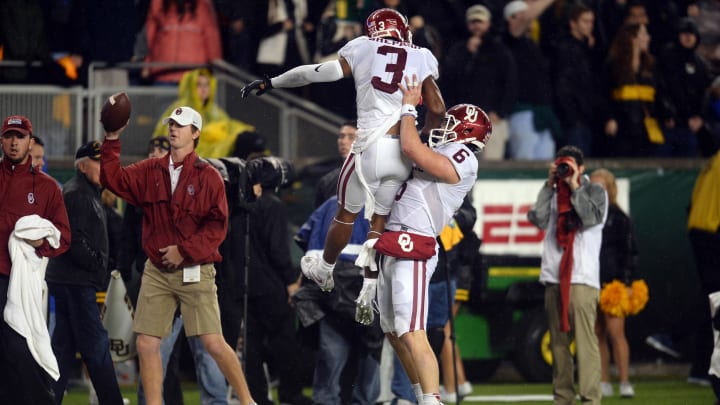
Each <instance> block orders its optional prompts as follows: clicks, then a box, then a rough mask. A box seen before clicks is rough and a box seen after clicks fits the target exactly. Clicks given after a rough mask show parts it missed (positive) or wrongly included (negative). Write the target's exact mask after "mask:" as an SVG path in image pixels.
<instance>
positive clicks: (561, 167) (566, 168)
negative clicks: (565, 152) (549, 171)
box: [555, 156, 573, 179]
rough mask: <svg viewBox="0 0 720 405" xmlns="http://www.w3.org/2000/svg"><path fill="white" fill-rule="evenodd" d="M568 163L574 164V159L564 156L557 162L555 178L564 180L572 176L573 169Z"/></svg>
mask: <svg viewBox="0 0 720 405" xmlns="http://www.w3.org/2000/svg"><path fill="white" fill-rule="evenodd" d="M568 162H573V159H572V158H571V157H567V156H563V157H561V158H558V159H557V160H555V178H557V179H564V178H566V177H570V176H572V174H573V169H572V166H570V163H568Z"/></svg>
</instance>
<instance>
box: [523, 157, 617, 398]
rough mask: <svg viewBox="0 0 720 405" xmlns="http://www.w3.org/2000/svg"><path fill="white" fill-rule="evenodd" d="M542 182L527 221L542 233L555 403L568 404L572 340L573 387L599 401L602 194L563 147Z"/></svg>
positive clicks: (577, 159) (572, 392)
mask: <svg viewBox="0 0 720 405" xmlns="http://www.w3.org/2000/svg"><path fill="white" fill-rule="evenodd" d="M555 157H556V160H555V162H553V163H552V164H551V165H550V170H549V171H548V180H547V182H546V183H545V184H544V185H543V188H542V189H541V190H540V193H539V194H538V197H537V200H536V201H535V204H534V205H533V207H532V209H531V210H530V212H528V220H529V221H530V222H532V223H533V224H534V225H535V226H537V227H538V228H540V229H542V230H544V231H545V238H544V240H543V252H542V264H541V272H540V282H541V283H542V284H543V285H545V312H546V313H547V317H548V326H549V329H550V349H551V351H552V356H553V395H554V397H555V398H554V399H555V403H556V404H574V403H575V386H574V383H573V372H574V369H575V367H574V366H573V356H572V354H571V353H570V343H571V342H572V341H573V339H575V347H576V352H577V362H578V367H577V370H578V385H579V391H580V392H579V393H580V399H581V401H582V402H583V403H593V404H599V403H600V352H599V349H598V340H597V337H596V336H595V319H596V317H597V305H598V299H599V296H600V259H599V257H600V247H601V244H602V229H603V225H604V223H605V219H606V218H607V211H608V198H607V193H606V192H605V189H603V188H602V186H600V185H599V184H592V183H590V179H589V178H588V177H587V176H583V173H584V171H585V165H584V161H583V153H582V151H581V150H580V149H578V148H577V147H574V146H564V147H562V148H560V150H558V151H557V153H556V154H555Z"/></svg>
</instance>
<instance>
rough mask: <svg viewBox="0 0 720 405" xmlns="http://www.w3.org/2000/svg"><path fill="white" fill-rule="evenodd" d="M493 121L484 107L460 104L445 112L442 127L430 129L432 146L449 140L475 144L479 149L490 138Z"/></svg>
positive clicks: (482, 147)
mask: <svg viewBox="0 0 720 405" xmlns="http://www.w3.org/2000/svg"><path fill="white" fill-rule="evenodd" d="M491 133H492V123H491V122H490V118H488V116H487V114H485V111H483V110H482V108H480V107H477V106H474V105H472V104H458V105H456V106H454V107H451V108H450V109H449V110H447V112H446V113H445V119H444V120H443V122H442V124H441V126H440V128H436V129H432V130H430V138H429V141H428V143H429V144H430V147H431V148H435V147H438V146H440V145H444V144H446V143H449V142H458V143H467V144H470V145H474V146H475V147H476V148H477V149H478V150H479V151H481V150H483V149H484V148H485V144H487V142H488V141H489V140H490V134H491Z"/></svg>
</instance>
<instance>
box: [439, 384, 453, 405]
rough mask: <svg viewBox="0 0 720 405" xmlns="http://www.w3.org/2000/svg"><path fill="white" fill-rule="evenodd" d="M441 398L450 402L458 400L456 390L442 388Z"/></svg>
mask: <svg viewBox="0 0 720 405" xmlns="http://www.w3.org/2000/svg"><path fill="white" fill-rule="evenodd" d="M440 400H441V401H443V402H447V403H449V404H454V403H456V402H457V394H456V393H454V392H445V390H443V389H442V388H441V389H440Z"/></svg>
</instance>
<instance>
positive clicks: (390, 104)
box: [241, 8, 445, 291]
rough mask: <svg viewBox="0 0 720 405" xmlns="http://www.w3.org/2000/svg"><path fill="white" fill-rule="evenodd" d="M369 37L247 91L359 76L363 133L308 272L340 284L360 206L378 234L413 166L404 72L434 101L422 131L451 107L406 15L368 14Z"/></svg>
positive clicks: (326, 284)
mask: <svg viewBox="0 0 720 405" xmlns="http://www.w3.org/2000/svg"><path fill="white" fill-rule="evenodd" d="M366 28H367V32H368V36H361V37H358V38H355V39H353V40H352V41H350V42H348V43H347V44H346V45H345V46H344V47H342V49H340V51H339V52H338V55H339V59H338V60H336V61H333V62H329V63H321V64H316V65H303V66H299V67H296V68H293V69H290V70H289V71H287V72H285V73H283V74H281V75H279V76H276V77H273V78H265V79H261V80H256V81H253V82H252V83H250V84H248V85H247V86H245V87H243V89H242V90H241V96H242V97H243V98H244V97H247V95H248V94H250V93H251V92H252V91H253V90H255V91H256V94H257V95H261V94H263V93H264V92H266V91H268V90H270V89H272V88H275V87H278V88H289V87H299V86H304V85H307V84H310V83H316V82H330V81H336V80H340V79H341V78H343V77H350V76H352V77H353V80H354V81H355V89H356V91H357V99H356V102H357V117H358V132H357V139H356V140H355V143H354V144H353V147H352V151H351V153H350V155H348V157H347V159H346V160H345V163H344V164H343V167H342V170H341V172H340V178H339V180H338V187H337V196H338V204H339V207H338V210H337V213H336V215H335V218H334V221H333V223H332V225H331V226H330V229H329V230H328V234H327V236H326V239H325V248H324V250H323V257H322V259H320V258H315V257H308V256H305V257H303V258H302V260H301V263H300V264H301V267H302V270H303V273H304V274H305V275H306V276H307V277H308V278H310V279H311V280H313V281H315V282H316V283H317V284H318V285H319V286H320V288H322V289H323V290H325V291H329V290H331V289H332V288H333V286H334V282H333V279H332V269H333V266H334V264H335V261H336V260H337V257H338V255H339V254H340V251H341V250H342V249H343V248H344V247H345V245H347V243H348V241H349V239H350V235H351V233H352V224H353V222H354V221H355V218H356V217H357V215H358V213H359V212H360V210H361V209H362V208H363V206H364V207H365V215H366V216H367V217H368V218H369V219H370V229H371V230H370V232H369V233H368V238H377V237H378V235H379V234H380V233H381V232H382V231H383V230H384V228H385V221H386V219H387V215H388V213H389V212H390V207H391V206H392V203H393V199H394V198H395V193H396V192H397V190H398V187H400V185H401V184H403V182H404V181H405V179H407V176H408V174H409V173H410V168H411V163H410V160H409V159H407V158H405V157H403V155H402V153H401V151H400V142H399V139H398V134H399V133H400V123H399V120H400V106H401V104H402V93H401V91H400V90H399V88H398V84H399V83H401V80H402V78H403V77H405V76H407V77H415V78H417V80H419V81H418V86H419V87H420V88H421V89H422V90H421V93H422V97H423V100H424V105H425V106H426V107H427V114H426V118H425V126H424V131H423V133H425V134H427V130H429V129H430V128H436V127H437V126H438V125H439V124H440V121H441V120H442V118H443V116H444V113H445V103H444V102H443V100H442V96H441V95H440V90H439V89H438V87H437V84H436V82H435V80H436V79H437V78H438V62H437V59H435V57H434V56H433V54H432V53H431V52H430V51H429V50H428V49H425V48H421V47H419V46H416V45H413V44H412V34H411V33H410V28H409V26H408V22H407V18H405V16H403V15H402V14H400V13H399V12H397V11H395V10H392V9H389V8H384V9H380V10H376V11H374V12H373V13H372V14H370V16H369V17H368V19H367V23H366Z"/></svg>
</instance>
